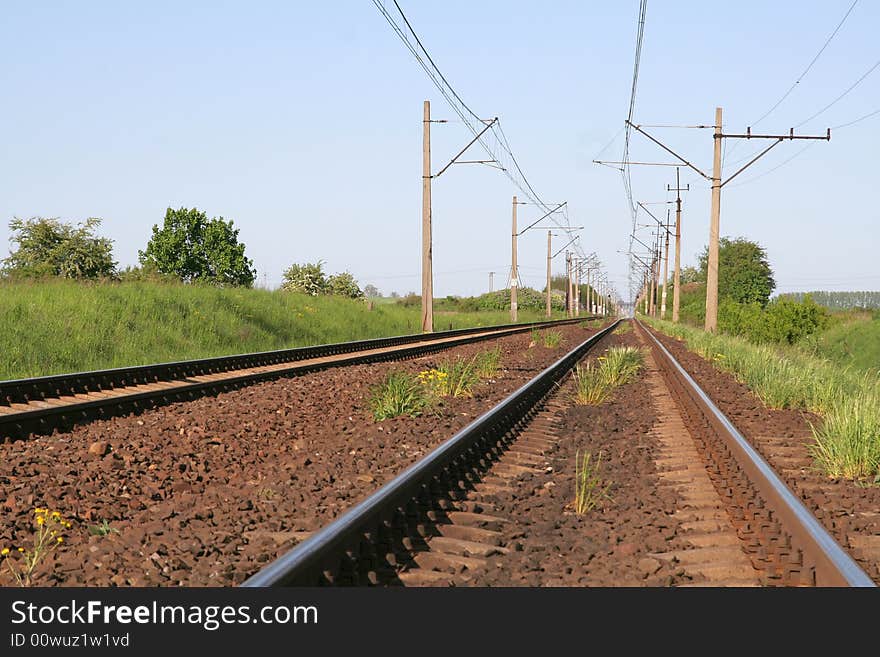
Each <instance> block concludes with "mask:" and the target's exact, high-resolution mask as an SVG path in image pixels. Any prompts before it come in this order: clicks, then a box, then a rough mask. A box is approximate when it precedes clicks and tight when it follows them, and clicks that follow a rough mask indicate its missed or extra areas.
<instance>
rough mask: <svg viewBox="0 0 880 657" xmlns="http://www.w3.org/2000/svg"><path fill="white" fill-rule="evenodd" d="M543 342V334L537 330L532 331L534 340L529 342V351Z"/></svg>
mask: <svg viewBox="0 0 880 657" xmlns="http://www.w3.org/2000/svg"><path fill="white" fill-rule="evenodd" d="M540 341H541V332H540V331H539V330H538V329H537V328H533V329H532V339H531V340H530V341H529V349H531V348H532V347H534V346H535V345H536V344H538V343H539V342H540Z"/></svg>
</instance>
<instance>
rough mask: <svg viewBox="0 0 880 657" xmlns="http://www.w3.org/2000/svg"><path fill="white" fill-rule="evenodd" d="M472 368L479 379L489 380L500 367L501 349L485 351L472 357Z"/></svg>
mask: <svg viewBox="0 0 880 657" xmlns="http://www.w3.org/2000/svg"><path fill="white" fill-rule="evenodd" d="M474 367H475V368H476V371H477V375H478V376H479V377H480V378H481V379H491V378H492V377H493V376H495V375H496V374H498V370H499V368H500V367H501V347H495V348H494V349H486V350H485V351H481V352H480V353H478V354H477V355H476V356H475V357H474Z"/></svg>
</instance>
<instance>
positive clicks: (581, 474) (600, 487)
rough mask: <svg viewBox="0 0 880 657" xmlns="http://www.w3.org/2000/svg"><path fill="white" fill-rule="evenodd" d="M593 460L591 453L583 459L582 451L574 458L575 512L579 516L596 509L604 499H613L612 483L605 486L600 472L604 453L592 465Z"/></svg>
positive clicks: (600, 453)
mask: <svg viewBox="0 0 880 657" xmlns="http://www.w3.org/2000/svg"><path fill="white" fill-rule="evenodd" d="M591 459H592V456H591V454H590V453H589V452H587V453H586V454H584V457H583V458H581V454H580V450H578V451H577V452H576V453H575V456H574V463H575V481H574V486H575V497H574V512H575V513H576V514H577V515H579V516H581V515H583V514H585V513H587V512H588V511H590V510H592V509H594V508H595V507H596V505H597V504H598V503H599V502H600V501H601V500H602V499H609V500H610V499H611V497H610V496H609V495H608V489H609V488H610V487H611V482H608V483H604V484H603V482H602V476H601V474H600V472H599V470H600V467H601V464H602V452H599V456H598V457H597V458H596V460H595V462H593V463H591V462H590V461H591Z"/></svg>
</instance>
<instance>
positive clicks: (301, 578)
mask: <svg viewBox="0 0 880 657" xmlns="http://www.w3.org/2000/svg"><path fill="white" fill-rule="evenodd" d="M619 322H620V320H619V319H618V320H615V321H614V322H612V323H611V324H610V325H609V326H607V327H606V328H604V329H603V330H601V331H599V332H598V333H596V334H595V335H592V336H590V337H589V338H587V340H585V341H584V342H582V343H581V344H580V345H578V346H577V347H575V348H574V349H573V350H571V351H570V352H569V353H568V354H566V355H565V356H563V357H562V358H560V359H559V360H558V361H556V362H555V363H554V364H552V365H550V366H549V367H548V368H547V369H545V370H544V371H542V372H541V373H539V374H538V375H537V376H535V377H534V378H532V379H531V380H530V381H529V382H527V383H526V384H524V385H523V386H522V387H520V388H519V389H518V390H516V391H515V392H514V393H513V394H511V395H510V396H508V397H507V398H506V399H504V400H503V401H502V402H501V403H499V404H498V405H497V406H495V407H493V408H492V409H490V410H489V411H487V412H486V413H484V414H483V415H481V416H480V417H478V418H477V419H476V420H474V421H473V422H471V423H470V424H469V425H468V426H466V427H465V428H463V429H461V430H460V431H459V432H458V433H456V434H455V435H454V436H453V437H452V438H450V439H449V440H447V441H446V442H444V443H443V444H442V445H441V446H440V447H438V448H436V449H435V450H433V451H432V452H431V453H430V454H428V455H427V456H426V457H424V458H423V459H421V460H419V461H418V462H416V463H415V464H413V465H412V466H410V467H409V468H407V469H406V470H405V471H404V472H403V473H401V474H400V475H398V476H397V477H395V478H394V479H392V480H391V481H389V482H388V483H386V484H385V485H383V486H382V487H381V488H379V489H378V490H377V491H376V492H375V493H373V494H372V495H370V496H369V497H368V498H367V499H365V500H363V501H362V502H360V503H359V504H357V505H356V506H354V507H353V508H351V509H349V510H348V511H347V512H345V513H344V514H343V515H342V516H340V517H339V518H337V519H336V520H334V521H333V522H331V523H330V524H329V525H327V526H326V527H324V528H323V529H321V530H319V531H318V532H316V533H315V534H313V535H312V536H310V537H309V538H307V539H306V540H305V541H303V542H302V543H300V544H299V545H297V546H295V547H294V548H293V549H291V550H290V551H289V552H287V553H285V554H284V555H282V556H281V557H279V558H278V559H276V560H275V561H273V562H272V563H270V564H269V565H268V566H266V567H264V568H263V569H262V570H260V571H259V572H257V573H256V574H254V575H253V576H251V577H250V578H248V579H247V580H245V581H244V582H243V583H242V586H244V587H268V586H307V585H314V584H320V583H321V581H322V578H323V577H324V575H323V573H324V571H325V570H327V569H329V568H332V564H334V562H336V563H339V562H341V561H342V560H344V559H345V550H347V549H350V548H353V547H355V546H357V545H358V544H359V543H360V542H361V541H363V539H364V535H365V534H366V533H369V532H375V531H376V530H377V529H379V530H380V529H381V527H382V525H383V523H384V522H385V521H386V520H388V519H389V518H391V517H393V516H394V515H395V514H396V513H398V510H399V509H401V508H404V507H406V506H407V504H409V503H410V502H411V500H412V499H413V498H417V497H418V496H419V495H420V494H421V493H427V492H428V491H429V489H430V487H431V483H432V481H434V480H435V479H436V478H438V477H440V476H442V474H443V472H444V471H445V470H447V469H448V468H451V467H454V463H455V461H456V459H458V458H459V457H461V456H462V455H465V454H466V453H476V452H477V450H479V448H480V447H481V446H482V445H485V444H486V443H488V442H490V441H497V440H498V439H500V438H501V437H503V436H504V435H506V434H507V433H508V432H509V431H510V430H511V429H513V428H514V427H516V426H517V424H518V423H520V422H522V421H523V419H524V418H526V417H527V416H528V415H529V413H530V412H531V411H532V410H533V409H534V408H535V407H536V406H537V405H538V404H539V403H540V402H541V400H543V399H544V398H545V397H546V395H547V394H548V393H549V392H550V391H551V390H552V389H553V388H554V386H555V385H556V383H557V382H558V381H559V380H560V379H561V378H562V377H563V376H564V375H565V374H567V373H568V372H569V371H570V370H571V369H572V368H573V367H574V365H575V364H576V363H577V362H578V361H579V360H580V359H581V358H582V357H583V355H584V354H585V353H586V352H587V351H588V350H589V349H590V348H591V347H593V346H594V345H595V344H596V343H597V342H598V341H599V340H601V339H602V338H603V337H605V336H606V335H608V334H609V333H610V332H611V331H613V330H614V328H615V327H616V326H617V324H618V323H619Z"/></svg>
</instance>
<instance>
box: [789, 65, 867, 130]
mask: <svg viewBox="0 0 880 657" xmlns="http://www.w3.org/2000/svg"><path fill="white" fill-rule="evenodd" d="M878 66H880V59H878V60H877V61H876V62H874V65H873V66H872V67H871V68H869V69H868V70H867V71H865V72H864V74H862V77H860V78H859V79H858V80H856V81H855V82H853V83H852V84H851V85H850V86H849V87H848V88H847V90H846V91H844V92H843V93H842V94H840V95H839V96H838V97H837V98H835V99H834V100H832V101H831V102H830V103H828V104H827V105H826V106H825V107H823V108H822V109H820V110H819V111H818V112H816V113H815V114H813V115H812V116H810V117H809V118H806V119H804V120H803V121H801V122H800V123H798V124H797V125H796V126H795V128H800V127H801V126H802V125H804V124H805V123H809V122H810V121H812V120H813V119H815V118H816V117H817V116H819V115H821V114H824V113H825V112H826V111H827V110H828V109H830V108H831V107H833V106H834V105H836V104H837V102H838V101H840V100H842V99H843V98H844V97H845V96H846V95H847V94H849V92H850V91H852V90H853V89H855V88H856V87H858V86H859V85H860V84H861V83H862V82H863V81H864V79H865V78H866V77H868V76H869V75H871V73H873V72H874V70H875V69H876V68H877V67H878Z"/></svg>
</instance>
